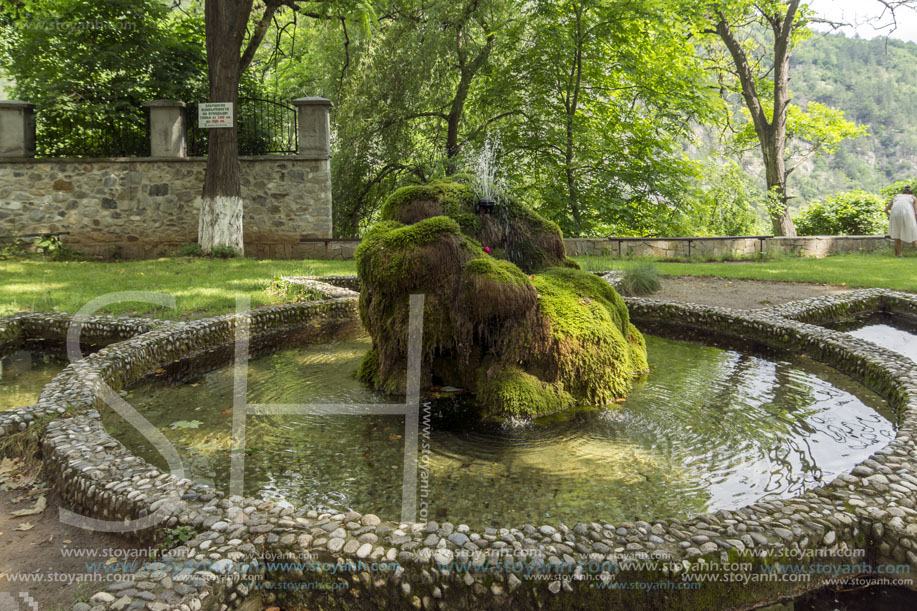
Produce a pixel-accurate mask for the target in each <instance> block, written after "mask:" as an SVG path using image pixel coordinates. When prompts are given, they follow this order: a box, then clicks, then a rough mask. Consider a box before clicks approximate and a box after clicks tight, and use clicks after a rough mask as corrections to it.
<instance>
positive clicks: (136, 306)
mask: <svg viewBox="0 0 917 611" xmlns="http://www.w3.org/2000/svg"><path fill="white" fill-rule="evenodd" d="M353 273H355V267H354V263H353V261H317V260H298V261H270V260H264V261H259V260H256V259H229V260H223V259H191V258H187V259H186V258H169V259H155V260H149V261H122V262H106V263H102V262H87V261H73V262H50V261H46V260H44V259H13V260H0V316H5V315H7V314H13V313H15V312H21V311H23V310H33V311H40V312H69V313H74V312H76V311H78V310H79V309H80V308H82V307H83V306H84V305H86V304H87V303H88V302H89V301H90V300H92V299H95V298H97V297H100V296H102V295H105V294H107V293H113V292H116V291H157V292H163V293H168V294H169V295H173V296H174V297H175V299H176V305H177V308H176V309H174V310H173V309H167V308H162V307H160V306H157V305H153V304H144V303H140V302H136V301H130V302H123V303H117V304H113V305H111V306H108V307H106V308H103V309H101V310H99V312H100V313H108V314H117V315H120V316H126V315H134V314H137V315H141V316H151V317H155V318H166V319H189V318H203V317H205V316H215V315H217V314H225V313H227V312H232V311H234V310H235V303H236V302H235V300H236V295H238V294H249V295H251V299H252V305H253V306H256V307H257V306H263V305H270V304H273V303H280V302H282V301H285V300H284V299H283V298H281V297H277V296H274V295H271V294H269V293H268V292H267V291H266V289H267V288H268V287H269V286H270V284H271V282H272V281H273V279H274V277H275V276H276V275H278V274H283V275H302V276H313V275H314V276H327V275H335V274H353Z"/></svg>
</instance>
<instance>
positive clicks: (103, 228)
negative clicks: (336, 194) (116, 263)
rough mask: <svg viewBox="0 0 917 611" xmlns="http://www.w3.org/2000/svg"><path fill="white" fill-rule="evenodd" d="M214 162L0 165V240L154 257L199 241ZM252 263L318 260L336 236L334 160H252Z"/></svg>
mask: <svg viewBox="0 0 917 611" xmlns="http://www.w3.org/2000/svg"><path fill="white" fill-rule="evenodd" d="M206 163H207V162H206V159H203V158H174V159H156V158H149V159H147V158H140V159H27V158H19V159H0V235H4V234H12V235H22V234H30V233H46V232H70V235H68V236H65V240H64V241H65V243H66V244H67V245H68V246H71V247H73V248H76V249H77V250H79V251H81V252H84V253H86V254H90V255H101V256H105V257H113V256H117V257H122V258H145V257H154V256H157V255H160V254H162V253H168V252H170V251H172V250H174V249H175V248H177V247H178V246H180V245H182V244H187V243H191V242H194V241H196V239H197V224H198V210H199V208H200V194H201V190H202V188H203V183H204V169H205V166H206ZM241 165H242V197H243V198H244V199H245V217H244V220H243V227H244V232H245V252H246V255H249V256H254V257H265V258H268V257H269V258H298V257H304V256H309V252H308V251H307V243H305V242H302V241H301V240H308V239H314V238H330V237H331V175H330V166H329V160H328V159H327V158H325V159H311V158H306V157H299V156H283V157H243V158H242V159H241Z"/></svg>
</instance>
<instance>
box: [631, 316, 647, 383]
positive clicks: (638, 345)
mask: <svg viewBox="0 0 917 611" xmlns="http://www.w3.org/2000/svg"><path fill="white" fill-rule="evenodd" d="M626 337H627V343H628V344H629V345H630V360H631V364H632V365H633V367H634V373H635V374H642V373H648V372H649V370H650V364H649V361H647V356H646V340H644V339H643V334H642V333H640V331H639V330H638V329H637V327H635V326H634V325H633V323H630V322H629V323H627V335H626Z"/></svg>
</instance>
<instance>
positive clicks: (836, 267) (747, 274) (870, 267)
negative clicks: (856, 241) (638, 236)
mask: <svg viewBox="0 0 917 611" xmlns="http://www.w3.org/2000/svg"><path fill="white" fill-rule="evenodd" d="M576 260H577V261H578V262H579V263H580V265H582V267H583V269H587V270H612V269H623V270H627V269H628V268H630V267H635V266H638V265H646V264H647V263H652V265H653V266H654V267H655V268H656V271H658V272H659V273H660V274H662V275H666V276H716V277H719V278H737V279H746V280H768V281H771V282H812V283H817V284H833V285H838V286H841V285H846V286H849V287H867V288H874V287H877V288H890V289H897V290H902V291H912V292H917V254H915V253H914V251H913V250H910V251H905V257H904V258H903V259H898V258H895V257H894V256H893V255H892V254H888V255H886V254H847V255H835V256H831V257H825V258H824V259H808V258H806V259H803V258H799V257H781V258H777V259H770V260H763V261H747V262H746V261H741V262H728V263H660V262H653V261H651V260H648V259H645V260H631V261H627V260H623V261H622V260H620V259H615V258H612V257H576Z"/></svg>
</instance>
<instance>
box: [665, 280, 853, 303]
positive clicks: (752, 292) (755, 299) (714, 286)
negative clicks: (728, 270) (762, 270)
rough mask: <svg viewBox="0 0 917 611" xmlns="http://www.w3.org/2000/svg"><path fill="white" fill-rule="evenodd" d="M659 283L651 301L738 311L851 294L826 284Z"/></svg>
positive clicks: (720, 281) (684, 281) (680, 281)
mask: <svg viewBox="0 0 917 611" xmlns="http://www.w3.org/2000/svg"><path fill="white" fill-rule="evenodd" d="M660 282H661V284H662V290H661V291H659V292H658V293H653V294H652V295H648V297H652V298H654V299H668V300H672V301H686V302H688V303H699V304H703V305H711V306H721V307H724V308H735V309H738V310H753V309H757V308H765V307H767V306H773V305H780V304H782V303H786V302H788V301H795V300H797V299H807V298H809V297H820V296H822V295H837V294H839V293H846V292H847V291H848V290H850V289H847V288H844V287H840V286H830V285H827V284H802V283H796V282H760V281H757V280H729V279H724V278H710V277H702V276H662V277H660Z"/></svg>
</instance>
